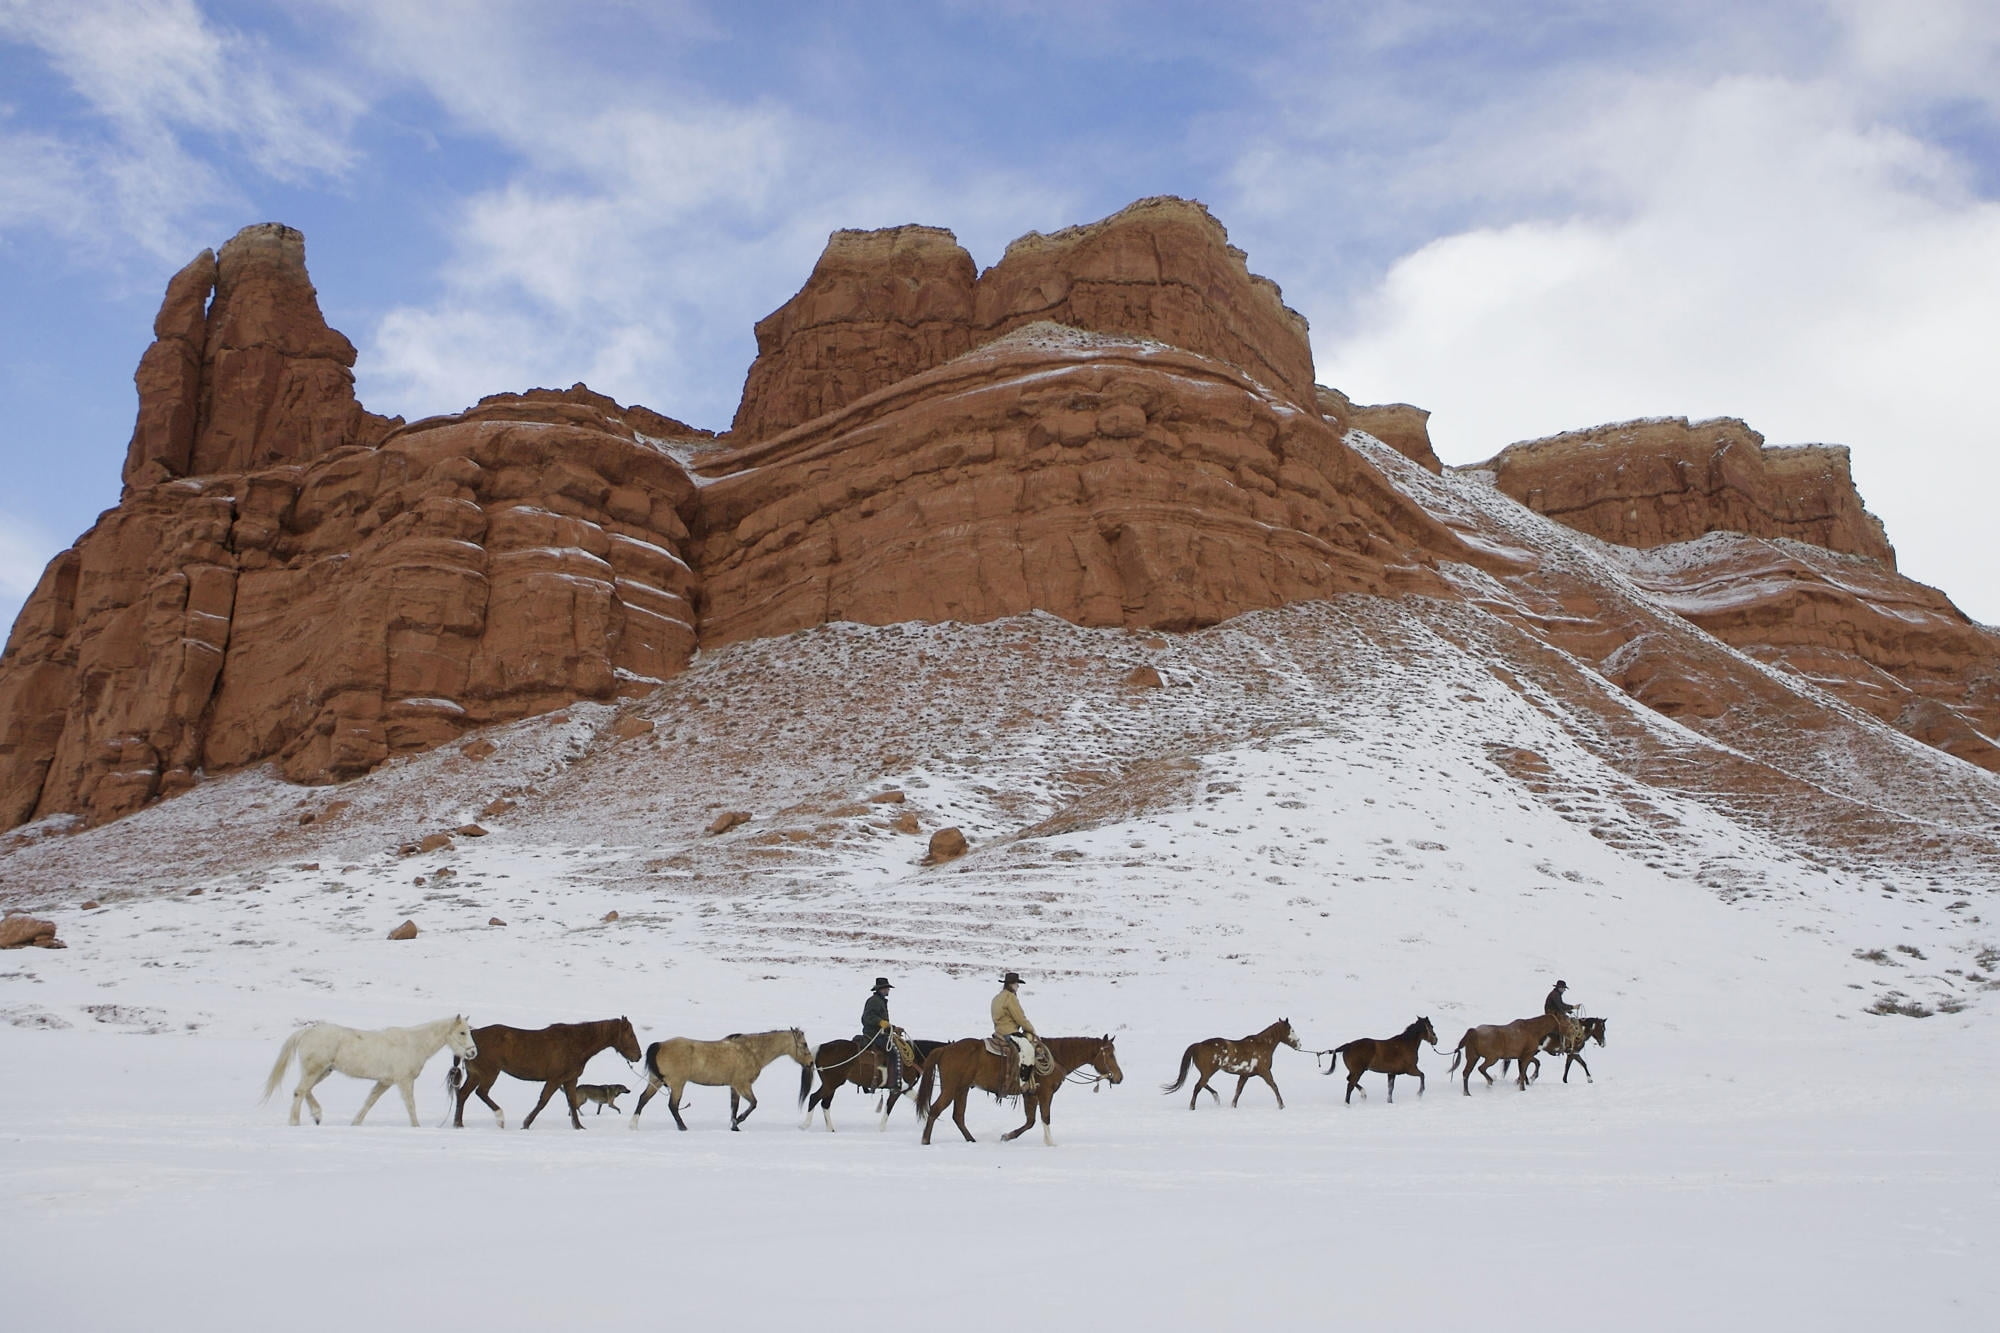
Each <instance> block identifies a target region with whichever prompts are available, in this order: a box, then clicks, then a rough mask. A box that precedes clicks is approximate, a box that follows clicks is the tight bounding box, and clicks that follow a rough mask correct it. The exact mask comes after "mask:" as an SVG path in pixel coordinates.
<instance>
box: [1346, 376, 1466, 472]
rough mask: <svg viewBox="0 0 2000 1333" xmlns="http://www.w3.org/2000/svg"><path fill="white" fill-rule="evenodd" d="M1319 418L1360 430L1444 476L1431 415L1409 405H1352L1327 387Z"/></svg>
mask: <svg viewBox="0 0 2000 1333" xmlns="http://www.w3.org/2000/svg"><path fill="white" fill-rule="evenodd" d="M1317 394H1318V403H1319V410H1320V415H1321V416H1323V417H1325V418H1326V419H1327V420H1328V421H1329V422H1331V423H1333V425H1334V426H1335V428H1336V429H1339V430H1342V431H1349V430H1358V431H1363V432H1365V433H1367V434H1369V435H1373V436H1374V437H1375V438H1376V439H1378V440H1380V441H1382V443H1384V444H1386V445H1388V446H1389V447H1390V448H1391V449H1394V450H1395V451H1396V452H1397V453H1399V454H1401V455H1402V456H1403V457H1405V458H1407V459H1409V460H1410V461H1411V462H1413V463H1416V464H1419V465H1420V466H1422V467H1423V468H1424V469H1425V470H1426V471H1429V472H1434V473H1442V472H1443V471H1444V464H1443V463H1441V462H1439V461H1438V456H1437V453H1436V451H1434V450H1433V449H1432V448H1431V431H1430V419H1431V414H1430V413H1429V412H1426V411H1425V410H1424V409H1423V408H1421V407H1412V406H1410V405H1409V404H1408V403H1377V404H1374V405H1372V406H1370V405H1368V404H1363V403H1356V402H1353V401H1352V400H1350V399H1349V398H1348V396H1347V395H1346V394H1344V393H1342V392H1341V391H1340V390H1338V389H1329V388H1327V387H1326V386H1325V385H1324V384H1322V385H1320V386H1319V387H1318V390H1317Z"/></svg>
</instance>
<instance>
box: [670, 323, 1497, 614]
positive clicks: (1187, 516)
mask: <svg viewBox="0 0 2000 1333" xmlns="http://www.w3.org/2000/svg"><path fill="white" fill-rule="evenodd" d="M698 470H699V472H700V473H701V474H702V475H703V477H704V478H706V480H705V482H704V485H703V486H702V490H701V498H700V505H699V507H698V510H697V514H696V519H695V522H694V524H693V525H692V526H693V529H694V544H693V550H694V552H695V564H696V567H697V568H698V569H699V570H700V571H701V578H702V602H701V605H702V616H701V638H702V642H703V643H704V644H708V643H725V642H730V641H733V640H737V639H745V638H756V637H763V636H768V635H774V634H782V633H786V632H788V631H790V630H794V629H799V628H803V627H805V626H809V625H816V624H820V623H822V622H825V621H829V620H853V621H862V622H866V623H874V624H886V623H892V622H895V621H902V620H967V621H979V620H990V619H994V618H996V617H999V616H1005V615H1012V614H1016V613H1019V612H1023V611H1028V610H1035V609H1040V610H1045V611H1052V612H1054V613H1055V614H1057V615H1059V616H1062V617H1064V618H1065V619H1068V620H1072V621H1075V622H1077V623H1079V624H1084V625H1128V626H1147V627H1152V628H1161V629H1187V628H1192V627H1195V626H1200V625H1208V624H1214V623H1216V622H1217V621H1220V620H1224V619H1227V618H1228V617H1230V616H1233V615H1237V614H1239V613H1241V612H1243V611H1245V610H1249V609H1251V608H1254V607H1265V606H1278V605H1282V604H1284V603H1286V602H1292V601H1299V600H1303V599H1307V598H1313V597H1325V596H1329V595H1332V594H1334V593H1338V592H1353V591H1359V592H1369V593H1392V592H1406V591H1420V592H1439V591H1442V589H1443V585H1442V584H1441V583H1440V582H1439V581H1438V580H1437V578H1436V577H1435V574H1434V573H1433V571H1432V569H1431V566H1432V565H1434V564H1435V562H1436V560H1437V559H1438V558H1440V556H1443V557H1445V558H1463V559H1478V558H1479V557H1478V556H1477V555H1476V554H1475V553H1473V552H1470V551H1468V550H1467V549H1466V548H1464V547H1463V546H1461V545H1460V543H1459V542H1458V541H1457V540H1456V539H1455V538H1454V537H1453V536H1452V534H1451V533H1450V532H1449V531H1447V530H1446V529H1445V528H1443V527H1442V526H1441V525H1440V524H1438V523H1437V522H1436V521H1435V520H1433V519H1431V518H1430V517H1428V516H1427V515H1426V514H1424V512H1423V511H1422V510H1421V509H1420V508H1419V507H1418V506H1416V505H1415V504H1413V503H1411V502H1410V500H1409V499H1408V498H1407V497H1406V496H1404V495H1402V494H1401V493H1399V492H1398V491H1396V489H1395V488H1394V487H1393V486H1391V485H1389V484H1388V482H1387V481H1386V480H1385V479H1384V478H1383V477H1382V476H1381V474H1380V473H1379V472H1377V471H1376V470H1375V469H1374V468H1373V467H1371V466H1370V465H1368V464H1367V463H1366V462H1364V461H1363V460H1361V459H1360V458H1359V457H1358V456H1357V455H1356V454H1355V453H1354V452H1353V451H1352V450H1350V449H1348V448H1347V447H1346V446H1345V445H1344V444H1343V443H1342V442H1341V440H1340V437H1339V434H1338V432H1337V431H1336V430H1335V429H1334V428H1332V427H1331V426H1329V425H1328V424H1327V423H1325V422H1324V421H1322V420H1321V419H1320V417H1319V414H1318V413H1317V412H1308V411H1303V410H1301V409H1299V408H1297V407H1295V406H1294V405H1292V404H1291V403H1290V402H1288V401H1287V400H1286V399H1285V398H1283V397H1282V396H1280V395H1278V394H1275V393H1273V392H1271V391H1269V390H1267V389H1265V388H1263V387H1262V386H1260V385H1259V384H1257V383H1256V382H1255V381H1253V380H1252V379H1250V378H1249V377H1248V376H1246V375H1245V374H1244V373H1243V372H1242V371H1240V370H1238V369H1236V368H1235V367H1233V366H1231V365H1228V364H1225V363H1223V362H1221V361H1217V360H1213V359H1210V358H1208V357H1203V356H1198V355H1195V354H1193V353H1191V352H1186V351H1182V350H1180V349H1177V348H1171V347H1165V346H1162V345H1160V344H1157V343H1147V342H1139V341H1136V340H1132V339H1122V338H1115V337H1108V336H1103V335H1091V334H1087V333H1082V332H1080V331H1078V330H1074V329H1069V328H1064V327H1062V326H1058V325H1052V324H1037V325H1032V326H1029V327H1027V328H1024V329H1021V330H1018V331H1016V332H1015V333H1014V334H1012V335H1009V336H1007V337H1005V338H1002V339H1000V340H998V341H995V342H990V343H987V344H985V345H984V346H982V347H980V348H978V349H976V350H974V351H972V352H969V353H967V354H965V355H964V356H961V357H959V358H957V359H956V360H954V361H951V362H948V363H946V364H945V365H943V366H940V367H937V368H936V369H934V370H930V371H926V372H924V373H922V374H919V375H915V376H911V377H909V378H907V379H904V380H902V381H899V382H898V383H897V384H895V385H894V386H892V387H891V388H888V389H884V390H880V391H877V392H876V393H874V394H871V395H868V396H866V397H863V398H862V399H859V400H857V401H856V402H854V403H852V404H850V405H849V406H848V407H846V408H845V409H842V410H841V411H838V412H834V413H830V414H828V415H825V416H822V417H820V418H819V419H817V420H815V421H813V422H811V423H809V424H807V425H804V426H801V427H799V428H797V429H795V430H793V431H791V432H788V433H786V434H784V435H782V436H779V437H777V438H776V439H773V440H769V441H766V442H763V443H761V444H753V445H749V446H747V447H744V448H740V449H736V450H733V451H730V452H728V453H724V454H720V455H716V456H714V457H712V458H711V459H709V460H707V461H705V462H703V463H702V464H700V465H699V469H698Z"/></svg>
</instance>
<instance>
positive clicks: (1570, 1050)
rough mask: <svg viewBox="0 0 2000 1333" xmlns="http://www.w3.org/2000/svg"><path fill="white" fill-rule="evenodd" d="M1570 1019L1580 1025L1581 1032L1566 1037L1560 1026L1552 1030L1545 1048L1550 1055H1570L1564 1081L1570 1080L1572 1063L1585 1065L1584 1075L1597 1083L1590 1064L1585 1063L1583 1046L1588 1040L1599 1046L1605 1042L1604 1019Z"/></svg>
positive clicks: (1565, 1067)
mask: <svg viewBox="0 0 2000 1333" xmlns="http://www.w3.org/2000/svg"><path fill="white" fill-rule="evenodd" d="M1570 1021H1571V1022H1573V1023H1575V1024H1577V1025H1578V1027H1579V1028H1580V1029H1581V1033H1580V1034H1579V1035H1577V1036H1575V1037H1572V1038H1569V1039H1565V1038H1564V1036H1563V1032H1562V1029H1561V1028H1558V1029H1556V1030H1555V1031H1554V1032H1551V1033H1550V1034H1549V1035H1548V1038H1547V1039H1546V1040H1545V1041H1544V1042H1543V1043H1542V1046H1543V1049H1545V1050H1546V1051H1548V1053H1549V1054H1550V1055H1562V1056H1567V1057H1568V1058H1567V1059H1565V1060H1564V1061H1563V1082H1565V1083H1567V1082H1569V1067H1570V1066H1571V1065H1583V1076H1584V1077H1585V1078H1586V1079H1589V1080H1590V1082H1592V1083H1595V1082H1597V1080H1596V1079H1594V1078H1591V1077H1590V1066H1589V1065H1588V1064H1585V1063H1584V1059H1583V1046H1584V1043H1585V1042H1586V1041H1595V1042H1596V1043H1597V1044H1598V1045H1599V1046H1602V1045H1603V1044H1604V1020H1603V1019H1601V1018H1576V1019H1571V1020H1570Z"/></svg>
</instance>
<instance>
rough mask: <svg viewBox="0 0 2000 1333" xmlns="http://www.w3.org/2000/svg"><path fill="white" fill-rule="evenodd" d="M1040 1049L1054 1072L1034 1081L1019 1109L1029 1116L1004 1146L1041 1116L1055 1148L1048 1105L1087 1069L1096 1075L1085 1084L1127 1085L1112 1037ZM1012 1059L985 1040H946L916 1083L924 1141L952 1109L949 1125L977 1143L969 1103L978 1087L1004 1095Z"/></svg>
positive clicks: (1046, 1138)
mask: <svg viewBox="0 0 2000 1333" xmlns="http://www.w3.org/2000/svg"><path fill="white" fill-rule="evenodd" d="M1042 1045H1044V1046H1046V1047H1047V1048H1048V1051H1049V1057H1050V1058H1051V1059H1052V1060H1054V1061H1055V1069H1054V1070H1053V1071H1052V1072H1050V1073H1047V1074H1044V1075H1042V1076H1041V1077H1040V1078H1038V1079H1036V1080H1035V1082H1034V1086H1033V1087H1032V1088H1031V1089H1029V1090H1026V1091H1024V1092H1022V1094H1021V1105H1022V1106H1023V1107H1025V1108H1026V1110H1027V1113H1028V1118H1027V1119H1026V1120H1024V1121H1022V1122H1021V1127H1020V1128H1019V1129H1014V1130H1009V1131H1008V1132H1007V1133H1005V1134H1002V1135H1001V1136H1000V1141H1001V1142H1002V1143H1006V1142H1008V1141H1009V1140H1012V1139H1018V1138H1020V1137H1021V1135H1023V1134H1025V1133H1027V1132H1028V1131H1029V1130H1030V1129H1033V1128H1034V1125H1035V1119H1036V1117H1037V1116H1039V1117H1040V1118H1041V1122H1042V1142H1043V1143H1046V1144H1048V1145H1049V1146H1050V1147H1051V1148H1053V1147H1055V1143H1056V1141H1055V1136H1054V1134H1053V1133H1052V1132H1051V1130H1052V1128H1053V1126H1052V1125H1051V1123H1050V1120H1049V1104H1050V1103H1051V1102H1053V1101H1054V1100H1055V1097H1056V1092H1057V1090H1058V1089H1060V1088H1061V1087H1062V1085H1063V1082H1064V1080H1066V1079H1067V1078H1068V1077H1069V1076H1070V1074H1071V1073H1073V1072H1076V1071H1079V1070H1081V1069H1082V1068H1083V1067H1084V1066H1085V1065H1088V1066H1090V1067H1091V1068H1092V1069H1095V1070H1096V1071H1097V1074H1096V1076H1095V1077H1091V1078H1088V1079H1087V1080H1086V1081H1087V1082H1091V1083H1095V1082H1097V1081H1098V1080H1099V1079H1102V1080H1104V1081H1106V1082H1109V1083H1112V1084H1118V1083H1123V1082H1124V1081H1125V1071H1124V1070H1122V1069H1120V1068H1119V1067H1118V1049H1117V1046H1116V1045H1115V1043H1114V1042H1113V1041H1112V1038H1111V1034H1109V1033H1106V1034H1105V1035H1104V1036H1102V1037H1044V1038H1043V1039H1042ZM1012 1058H1013V1057H1012V1056H1000V1055H995V1054H993V1052H991V1051H989V1050H987V1049H986V1039H985V1038H984V1037H966V1038H965V1039H964V1040H962V1041H954V1042H947V1043H946V1044H944V1045H943V1046H940V1047H938V1048H937V1049H936V1050H935V1051H933V1052H931V1056H930V1059H928V1060H926V1061H924V1077H923V1081H922V1082H921V1083H919V1084H918V1085H917V1094H916V1096H917V1107H918V1109H919V1110H920V1111H923V1110H925V1109H926V1108H928V1110H927V1113H926V1116H925V1119H924V1142H925V1143H929V1142H930V1141H931V1130H932V1129H934V1128H936V1127H937V1122H938V1117H939V1116H941V1115H943V1114H944V1108H945V1107H946V1106H950V1107H951V1122H952V1123H953V1124H954V1125H957V1126H958V1132H959V1133H961V1134H963V1135H964V1136H965V1141H966V1142H967V1143H972V1142H975V1141H976V1140H974V1139H973V1137H972V1131H971V1130H969V1129H967V1128H966V1127H965V1103H966V1100H967V1099H968V1098H969V1097H971V1095H972V1090H973V1089H974V1088H978V1089H980V1090H982V1091H984V1092H990V1093H992V1094H993V1095H994V1096H996V1097H998V1096H1000V1095H1001V1092H1000V1090H1001V1089H1002V1088H1004V1087H1006V1086H1007V1081H1006V1080H1007V1074H1008V1069H1007V1061H1008V1060H1010V1059H1012ZM932 1087H936V1088H937V1090H938V1093H937V1100H935V1101H933V1100H931V1089H932Z"/></svg>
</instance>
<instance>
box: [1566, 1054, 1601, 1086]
mask: <svg viewBox="0 0 2000 1333" xmlns="http://www.w3.org/2000/svg"><path fill="white" fill-rule="evenodd" d="M1571 1061H1573V1062H1575V1063H1576V1064H1580V1065H1583V1076H1584V1077H1585V1078H1586V1079H1590V1081H1591V1082H1592V1083H1595V1082H1597V1080H1596V1079H1594V1078H1591V1077H1590V1066H1589V1064H1587V1063H1586V1062H1585V1061H1584V1058H1583V1057H1582V1056H1581V1055H1575V1054H1572V1055H1571V1056H1570V1057H1569V1061H1565V1062H1564V1064H1563V1082H1565V1083H1567V1082H1569V1066H1570V1062H1571Z"/></svg>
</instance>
